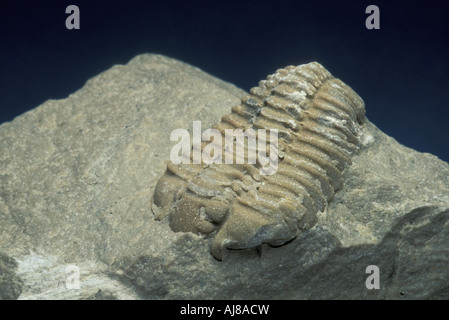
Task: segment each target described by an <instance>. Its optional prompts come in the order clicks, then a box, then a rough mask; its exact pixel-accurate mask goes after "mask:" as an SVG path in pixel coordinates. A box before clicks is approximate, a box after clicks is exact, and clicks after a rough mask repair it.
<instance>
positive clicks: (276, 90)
mask: <svg viewBox="0 0 449 320" xmlns="http://www.w3.org/2000/svg"><path fill="white" fill-rule="evenodd" d="M250 92H251V94H250V95H248V96H246V97H244V98H243V99H242V101H241V104H240V105H237V106H234V107H233V108H232V113H230V114H228V115H225V116H224V117H222V119H221V122H220V123H219V124H217V125H216V126H215V127H214V128H215V129H218V130H219V131H220V132H221V133H222V136H224V134H225V129H242V130H246V129H254V130H255V131H257V129H266V130H270V129H277V130H278V133H279V140H278V148H277V150H276V152H277V157H278V168H277V171H276V173H275V174H272V175H266V176H264V175H260V174H259V169H260V167H261V164H260V163H259V162H257V163H255V164H250V163H248V162H245V163H244V164H205V163H202V164H179V165H174V164H172V163H171V162H168V164H167V170H166V172H165V174H164V175H163V176H162V177H161V178H160V179H159V181H158V183H157V185H156V189H155V192H154V196H153V205H152V208H153V212H154V213H155V215H156V219H157V220H162V219H164V218H165V217H168V221H169V225H170V227H171V229H172V230H173V231H175V232H193V233H196V234H205V235H207V236H206V238H210V237H211V238H213V239H212V242H211V246H210V251H211V254H212V255H213V256H214V257H215V258H216V259H217V260H222V258H223V251H224V250H225V249H246V248H252V247H257V246H260V245H261V244H268V245H271V246H280V245H283V244H285V243H286V242H289V241H290V240H292V239H294V238H295V237H296V236H297V235H298V234H300V233H301V232H303V231H305V230H307V229H310V228H312V227H313V226H314V225H315V224H316V220H317V218H316V214H317V212H318V211H324V209H325V208H326V206H327V204H328V202H329V201H330V200H331V199H332V198H333V196H334V193H335V192H336V191H337V190H339V189H340V188H341V186H342V183H343V181H342V177H341V173H342V171H343V170H344V169H345V168H346V167H347V166H348V165H350V164H351V157H352V156H353V155H354V154H355V153H357V152H358V150H359V149H360V139H359V138H360V135H361V132H362V126H363V122H364V119H365V107H364V103H363V100H362V99H361V98H360V97H359V96H358V95H357V94H356V93H355V92H354V91H353V90H352V89H351V88H350V87H349V86H347V85H346V84H344V83H343V82H342V81H340V80H339V79H337V78H334V77H333V76H332V75H331V74H330V73H329V72H328V71H327V70H326V69H325V68H324V67H323V66H321V65H320V64H319V63H316V62H312V63H309V64H304V65H300V66H297V67H294V66H289V67H286V68H283V69H279V70H277V71H276V72H275V73H274V74H273V75H270V76H268V77H267V79H266V80H263V81H260V83H259V86H258V87H255V88H252V89H251V91H250ZM267 138H268V137H267ZM220 142H222V141H220ZM205 145H206V143H204V142H203V145H202V148H204V146H205ZM222 145H223V144H222ZM247 148H248V146H247V145H245V149H247ZM247 151H248V150H245V157H246V156H247V154H248V152H247ZM271 152H273V151H271Z"/></svg>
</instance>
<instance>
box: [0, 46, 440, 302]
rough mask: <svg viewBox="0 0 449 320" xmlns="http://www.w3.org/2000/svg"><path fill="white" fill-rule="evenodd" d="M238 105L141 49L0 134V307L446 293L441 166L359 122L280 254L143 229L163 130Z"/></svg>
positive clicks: (236, 93)
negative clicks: (347, 155)
mask: <svg viewBox="0 0 449 320" xmlns="http://www.w3.org/2000/svg"><path fill="white" fill-rule="evenodd" d="M272 71H273V70H267V74H269V73H270V72H272ZM330 71H331V72H332V70H330ZM335 76H337V77H338V76H340V75H335ZM341 78H342V80H343V81H344V80H345V79H344V78H343V77H341ZM255 85H256V83H255ZM349 85H351V84H350V83H349ZM245 94H246V93H245V92H243V91H242V90H240V89H238V88H236V87H234V86H232V85H230V84H227V83H225V82H223V81H221V80H218V79H216V78H214V77H212V76H210V75H207V74H205V73H204V72H202V71H201V70H199V69H196V68H193V67H191V66H189V65H187V64H184V63H182V62H179V61H175V60H172V59H169V58H167V57H163V56H159V55H150V54H145V55H140V56H137V57H136V58H134V59H133V60H131V61H130V62H129V63H128V64H127V65H125V66H114V67H113V68H111V69H110V70H108V71H106V72H104V73H102V74H100V75H98V76H96V77H95V78H93V79H91V80H89V81H88V82H87V83H86V85H85V86H84V87H83V88H82V89H80V90H78V91H77V92H75V93H73V94H72V95H70V96H69V97H68V98H66V99H63V100H49V101H47V102H45V103H44V104H42V105H41V106H39V107H37V108H36V109H34V110H31V111H29V112H27V113H25V114H23V115H21V116H19V117H17V118H16V119H14V121H12V122H9V123H4V124H2V125H1V126H0V226H1V229H0V251H1V255H0V298H3V299H16V298H18V299H211V298H212V299H230V298H245V299H262V298H264V299H272V298H279V299H308V298H313V299H341V298H350V299H351V298H352V299H354V298H356V299H359V298H365V299H401V298H407V299H429V298H430V299H440V298H448V297H449V285H448V283H447V279H448V276H449V269H448V268H447V266H448V265H449V248H448V246H447V242H448V239H449V165H448V164H447V163H445V162H443V161H441V160H439V159H438V158H437V157H435V156H433V155H430V154H424V153H419V152H416V151H414V150H411V149H409V148H407V147H404V146H402V145H400V144H399V143H397V142H396V141H395V140H394V139H393V138H391V137H388V136H386V135H385V134H383V133H382V132H381V131H380V130H378V129H377V128H376V127H375V126H374V125H373V124H371V123H369V122H368V123H367V124H366V125H365V132H364V142H363V143H364V144H365V145H366V146H367V147H366V148H365V149H364V151H363V152H361V153H360V154H359V155H357V156H356V157H354V159H353V164H352V165H351V166H350V167H348V168H347V169H346V170H345V171H344V172H343V179H344V185H343V189H342V190H340V191H338V192H337V193H336V194H335V197H334V199H333V200H332V201H331V202H330V205H329V207H328V208H327V210H326V211H325V212H324V213H321V214H320V215H319V217H318V222H317V224H316V226H315V227H314V228H312V229H310V230H308V231H307V232H305V233H303V234H301V235H300V236H299V237H298V238H297V239H296V240H294V241H293V242H291V243H289V244H287V245H285V246H282V247H279V248H271V247H268V246H262V247H261V249H260V250H255V249H251V250H242V251H228V252H227V255H226V257H225V259H224V261H222V262H219V261H216V260H214V258H213V257H212V256H211V255H210V254H209V241H210V239H203V238H202V237H200V236H196V235H194V234H191V233H182V232H180V233H174V232H173V231H172V230H171V229H170V228H169V227H168V225H167V224H166V223H164V222H163V221H162V222H158V221H155V220H154V217H153V213H152V211H151V197H152V194H153V191H154V187H155V184H156V181H157V180H158V178H159V177H160V176H161V175H162V174H163V173H164V170H165V166H166V161H167V160H168V159H169V152H170V149H171V147H172V146H173V144H174V142H171V141H170V133H171V131H172V130H173V129H176V128H189V127H191V126H192V121H193V120H201V121H202V125H203V130H204V129H206V128H209V127H211V126H212V125H213V124H215V123H217V122H218V121H219V119H220V117H221V116H222V115H224V114H227V113H229V111H230V108H231V107H232V106H233V105H236V104H238V103H239V101H240V98H241V97H243V96H244V95H245ZM380 94H381V93H380ZM370 107H375V106H369V105H368V106H366V108H367V110H369V108H370ZM369 265H376V266H378V267H379V269H380V289H371V290H369V289H367V288H366V286H365V281H366V279H367V277H368V276H369V274H367V273H366V268H367V266H369ZM77 274H79V288H78V287H77V286H76V281H75V282H73V279H74V278H76V277H77Z"/></svg>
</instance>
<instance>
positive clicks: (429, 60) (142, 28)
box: [0, 0, 449, 161]
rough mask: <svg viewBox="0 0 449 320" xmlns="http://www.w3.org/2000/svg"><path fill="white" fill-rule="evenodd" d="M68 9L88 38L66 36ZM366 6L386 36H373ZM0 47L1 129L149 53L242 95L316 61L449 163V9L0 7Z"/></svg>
mask: <svg viewBox="0 0 449 320" xmlns="http://www.w3.org/2000/svg"><path fill="white" fill-rule="evenodd" d="M70 4H75V5H77V6H78V7H79V8H80V11H81V29H80V30H67V29H66V28H65V19H66V17H67V16H68V15H67V14H66V13H65V8H66V7H67V6H68V5H70ZM370 4H375V5H377V6H378V7H379V9H380V30H367V29H366V28H365V19H366V18H367V16H368V14H366V13H365V8H366V7H367V6H368V5H370ZM0 36H1V37H0V123H2V122H4V121H10V120H12V119H13V118H14V117H15V116H17V115H19V114H21V113H23V112H26V111H27V110H30V109H32V108H34V107H36V106H38V105H39V104H41V103H43V102H44V101H45V100H47V99H50V98H51V99H60V98H65V97H67V96H68V95H69V94H70V93H72V92H74V91H76V90H77V89H79V88H81V87H82V86H83V84H84V83H85V82H86V81H87V80H88V79H89V78H91V77H93V76H95V75H97V74H98V73H100V72H102V71H104V70H107V69H108V68H110V67H111V66H112V65H114V64H125V63H127V62H128V61H129V60H130V59H131V58H133V57H134V56H136V55H137V54H141V53H146V52H149V53H159V54H164V55H167V56H170V57H173V58H176V59H179V60H181V61H184V62H187V63H190V64H192V65H194V66H197V67H199V68H201V69H203V70H204V71H206V72H208V73H210V74H212V75H214V76H216V77H218V78H221V79H223V80H225V81H228V82H231V83H233V84H235V85H237V86H238V87H240V88H242V89H245V90H249V89H250V88H251V87H252V86H255V85H257V83H258V81H259V80H261V79H263V78H265V77H266V75H268V74H270V73H272V72H273V71H275V70H276V69H277V68H280V67H285V66H287V65H290V64H293V65H298V64H301V63H306V62H310V61H318V62H320V63H322V64H323V65H324V66H325V67H326V68H327V69H328V70H329V71H331V72H332V73H333V74H334V75H335V76H336V77H338V78H341V79H342V80H343V81H344V82H346V83H347V84H349V85H350V86H351V87H352V88H353V89H354V90H355V91H356V92H357V93H359V94H360V96H361V97H362V98H363V99H364V101H365V103H366V109H367V116H368V118H369V119H370V120H371V121H372V122H373V123H374V124H376V125H377V126H378V127H379V128H380V129H381V130H383V131H384V132H385V133H387V134H389V135H391V136H393V137H394V138H395V139H397V140H398V141H399V142H401V143H402V144H404V145H406V146H408V147H411V148H414V149H417V150H419V151H423V152H430V153H433V154H435V155H437V156H438V157H440V158H441V159H443V160H445V161H449V130H448V129H449V111H448V109H449V98H448V91H449V1H447V0H445V1H397V0H396V1H395V0H390V1H377V0H370V1H363V0H354V1H335V0H334V1H330V0H329V1H320V0H314V1H298V0H297V1H261V0H259V1H245V0H240V1H229V0H228V1H218V0H209V1H195V0H190V1H169V0H166V1H160V2H156V1H139V2H137V1H103V2H100V1H94V0H91V1H79V0H71V1H64V0H59V1H43V0H36V1H20V0H19V1H17V0H15V1H3V0H0Z"/></svg>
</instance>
